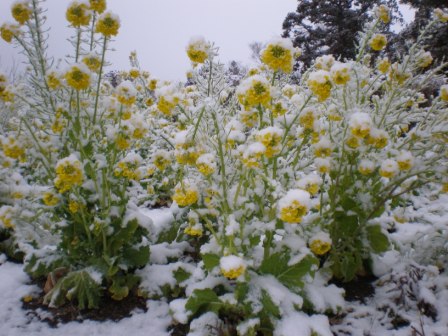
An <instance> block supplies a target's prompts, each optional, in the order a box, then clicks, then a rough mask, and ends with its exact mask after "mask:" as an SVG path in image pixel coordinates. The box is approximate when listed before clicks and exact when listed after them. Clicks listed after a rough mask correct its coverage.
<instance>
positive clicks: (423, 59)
mask: <svg viewBox="0 0 448 336" xmlns="http://www.w3.org/2000/svg"><path fill="white" fill-rule="evenodd" d="M432 61H433V58H432V56H431V53H430V52H429V51H425V52H424V53H422V54H420V55H419V56H418V57H417V60H416V63H417V66H418V67H419V68H422V69H424V68H427V67H429V66H430V65H431V64H432Z"/></svg>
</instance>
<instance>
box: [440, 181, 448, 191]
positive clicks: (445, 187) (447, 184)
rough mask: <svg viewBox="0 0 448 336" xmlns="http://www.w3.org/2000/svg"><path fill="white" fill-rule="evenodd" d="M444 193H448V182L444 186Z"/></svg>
mask: <svg viewBox="0 0 448 336" xmlns="http://www.w3.org/2000/svg"><path fill="white" fill-rule="evenodd" d="M441 191H442V192H443V193H448V182H445V183H443V184H442V190H441Z"/></svg>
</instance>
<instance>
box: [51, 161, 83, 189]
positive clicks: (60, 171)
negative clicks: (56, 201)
mask: <svg viewBox="0 0 448 336" xmlns="http://www.w3.org/2000/svg"><path fill="white" fill-rule="evenodd" d="M83 180H84V175H83V172H82V166H81V162H80V161H79V160H78V159H77V158H76V157H75V156H74V155H70V156H69V157H67V158H65V159H62V160H60V161H59V162H58V163H57V165H56V178H55V180H54V184H55V186H56V188H57V189H58V191H59V192H60V193H61V194H62V193H64V192H66V191H68V190H70V189H72V188H73V187H75V186H79V185H81V183H82V182H83Z"/></svg>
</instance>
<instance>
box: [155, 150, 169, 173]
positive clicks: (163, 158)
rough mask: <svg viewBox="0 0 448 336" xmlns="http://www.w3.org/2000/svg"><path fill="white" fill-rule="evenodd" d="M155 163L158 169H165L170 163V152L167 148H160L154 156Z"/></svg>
mask: <svg viewBox="0 0 448 336" xmlns="http://www.w3.org/2000/svg"><path fill="white" fill-rule="evenodd" d="M153 161H154V165H155V166H156V167H157V169H159V170H161V171H164V170H165V169H166V168H167V167H168V166H169V165H170V164H171V159H170V154H169V153H168V152H167V151H165V150H159V151H158V152H157V153H155V154H154V157H153Z"/></svg>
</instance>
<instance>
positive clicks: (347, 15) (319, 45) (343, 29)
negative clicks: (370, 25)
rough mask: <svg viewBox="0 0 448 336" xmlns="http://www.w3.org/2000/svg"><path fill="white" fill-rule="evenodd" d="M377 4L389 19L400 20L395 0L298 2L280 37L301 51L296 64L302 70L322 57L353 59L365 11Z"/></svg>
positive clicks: (367, 16) (315, 0)
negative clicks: (386, 9)
mask: <svg viewBox="0 0 448 336" xmlns="http://www.w3.org/2000/svg"><path fill="white" fill-rule="evenodd" d="M380 4H385V5H387V6H389V8H391V10H392V14H393V18H394V17H395V20H396V18H398V19H399V20H401V15H400V14H399V11H398V5H397V1H396V0H299V5H298V6H297V10H296V12H293V13H289V14H288V15H287V16H286V19H285V21H284V22H283V37H289V38H291V39H292V41H293V44H294V46H295V47H300V48H302V50H303V54H302V56H301V57H300V61H301V62H303V66H304V67H305V68H307V67H309V66H310V65H311V63H312V61H313V60H314V59H315V58H316V57H318V56H322V55H325V54H332V55H334V56H335V57H339V56H340V57H341V59H344V58H353V56H354V55H355V51H356V37H357V34H358V32H359V31H361V30H362V28H363V25H364V23H365V22H366V20H367V19H368V18H369V12H370V11H371V10H372V9H373V7H374V6H376V5H380ZM392 22H393V20H392Z"/></svg>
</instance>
